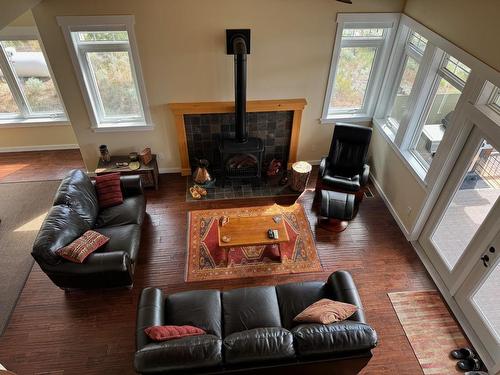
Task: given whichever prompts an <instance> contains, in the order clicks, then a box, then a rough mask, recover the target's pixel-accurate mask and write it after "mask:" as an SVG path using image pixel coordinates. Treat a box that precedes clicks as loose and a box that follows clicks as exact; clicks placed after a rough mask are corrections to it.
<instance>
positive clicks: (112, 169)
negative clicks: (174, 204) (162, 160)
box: [96, 154, 159, 190]
mask: <svg viewBox="0 0 500 375" xmlns="http://www.w3.org/2000/svg"><path fill="white" fill-rule="evenodd" d="M151 156H152V160H151V161H150V162H149V164H143V163H142V162H140V163H141V166H140V168H139V169H136V170H131V169H129V168H128V167H116V163H124V162H126V163H128V162H129V161H130V160H129V158H128V155H117V156H111V160H110V161H109V162H108V163H105V162H103V161H102V160H101V159H99V163H98V164H97V169H96V171H97V170H99V172H96V175H98V176H101V175H103V174H107V173H120V175H124V176H126V175H139V176H140V177H141V182H142V186H144V187H154V188H155V189H156V190H158V180H159V172H158V163H157V162H156V155H154V154H153V155H151Z"/></svg>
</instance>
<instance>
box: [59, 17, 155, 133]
mask: <svg viewBox="0 0 500 375" xmlns="http://www.w3.org/2000/svg"><path fill="white" fill-rule="evenodd" d="M56 18H57V23H58V24H59V26H60V27H61V28H62V31H63V34H64V38H65V40H66V44H67V46H68V50H69V52H70V56H71V60H72V62H73V67H74V69H75V72H76V75H77V78H78V83H79V86H80V90H81V92H82V95H83V98H84V101H85V105H86V107H87V112H88V114H89V117H90V120H91V128H92V129H93V130H94V131H121V130H151V129H153V128H154V126H153V124H152V121H151V114H150V110H149V103H148V98H147V95H146V86H145V83H144V78H143V76H142V69H141V63H140V59H139V53H138V49H137V42H136V38H135V32H134V24H135V17H134V16H133V15H126V16H58V17H56ZM99 31H126V32H127V34H128V41H110V42H104V43H103V42H100V43H99V42H97V43H95V42H80V41H77V40H76V39H77V34H74V33H77V32H99ZM87 52H127V53H128V56H129V62H130V70H131V73H132V79H133V81H134V86H135V89H136V93H137V96H138V101H139V105H140V107H141V108H140V110H141V112H142V116H140V117H139V116H116V117H117V118H116V119H112V117H110V116H105V114H104V111H103V109H104V107H103V104H102V100H101V98H100V92H99V90H98V89H97V87H98V86H97V82H95V78H94V75H93V73H92V68H91V67H90V63H89V62H88V61H87V59H86V58H85V56H86V53H87Z"/></svg>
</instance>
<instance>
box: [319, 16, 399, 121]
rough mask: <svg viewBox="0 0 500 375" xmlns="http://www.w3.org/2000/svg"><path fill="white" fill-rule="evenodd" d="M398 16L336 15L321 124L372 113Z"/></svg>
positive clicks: (368, 115)
mask: <svg viewBox="0 0 500 375" xmlns="http://www.w3.org/2000/svg"><path fill="white" fill-rule="evenodd" d="M398 17H399V15H394V14H340V15H339V16H338V19H337V22H338V25H337V37H336V41H335V46H334V52H333V57H332V66H331V68H330V78H329V81H328V88H327V93H326V96H325V103H324V107H323V114H322V122H327V123H328V122H334V121H338V120H344V121H346V120H350V119H353V120H359V119H360V118H367V119H368V118H369V117H371V116H372V114H373V109H374V105H375V100H374V97H375V96H376V93H377V92H378V91H379V90H380V85H381V79H380V78H381V76H382V75H383V71H382V69H383V66H382V65H383V64H384V62H386V61H387V59H388V52H389V49H390V44H391V43H392V40H393V30H392V29H393V27H394V25H395V24H396V23H397V20H398Z"/></svg>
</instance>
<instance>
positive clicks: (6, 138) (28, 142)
mask: <svg viewBox="0 0 500 375" xmlns="http://www.w3.org/2000/svg"><path fill="white" fill-rule="evenodd" d="M8 26H16V27H17V26H35V20H34V19H33V15H32V14H31V11H27V12H25V13H23V14H22V15H20V16H19V17H18V18H16V19H15V20H14V21H12V22H11V23H10V24H9V25H8ZM75 144H78V142H77V140H76V137H75V133H74V132H73V129H72V127H71V125H70V124H68V125H57V126H53V125H50V124H43V126H36V127H20V126H19V124H12V125H11V126H9V127H8V128H4V127H0V151H11V150H16V149H19V150H23V149H30V148H33V149H42V148H44V146H45V147H47V148H52V147H54V146H55V147H60V146H61V145H75Z"/></svg>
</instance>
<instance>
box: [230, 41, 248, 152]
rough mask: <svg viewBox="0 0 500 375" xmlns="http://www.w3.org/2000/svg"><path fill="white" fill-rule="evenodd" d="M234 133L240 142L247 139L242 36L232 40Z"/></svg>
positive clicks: (243, 44)
mask: <svg viewBox="0 0 500 375" xmlns="http://www.w3.org/2000/svg"><path fill="white" fill-rule="evenodd" d="M233 48H234V53H235V54H234V97H235V103H234V104H235V135H236V140H237V141H238V142H240V143H244V142H246V141H247V137H248V135H247V46H246V43H245V40H244V39H243V38H242V37H236V38H234V40H233Z"/></svg>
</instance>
